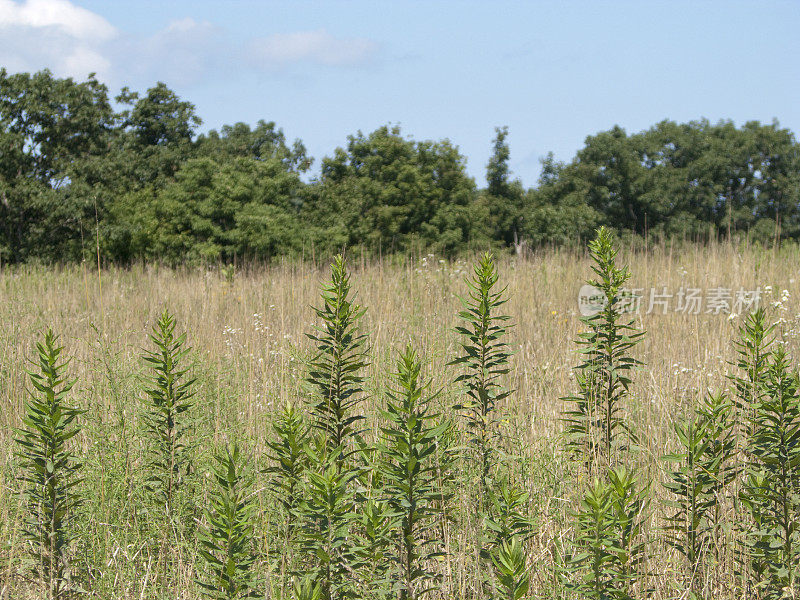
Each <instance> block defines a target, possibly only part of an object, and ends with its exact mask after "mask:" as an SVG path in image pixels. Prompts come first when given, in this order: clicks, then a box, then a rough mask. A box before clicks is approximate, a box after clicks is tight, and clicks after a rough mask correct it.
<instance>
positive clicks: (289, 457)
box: [266, 405, 308, 556]
mask: <svg viewBox="0 0 800 600" xmlns="http://www.w3.org/2000/svg"><path fill="white" fill-rule="evenodd" d="M272 429H273V431H274V436H273V439H272V440H270V441H268V442H267V447H268V448H269V449H270V451H271V452H270V455H269V458H270V459H271V460H272V465H271V466H270V467H268V468H267V469H266V472H267V473H269V474H270V476H271V477H270V484H271V488H272V491H273V492H274V493H275V496H276V499H277V501H278V504H280V505H281V506H282V507H283V510H284V513H285V517H286V528H285V533H284V536H283V543H284V545H283V546H282V547H281V554H282V556H285V555H286V553H287V552H291V547H292V544H293V542H294V539H295V530H296V527H297V520H298V518H299V516H298V511H299V508H300V497H299V495H300V491H301V489H302V484H303V477H304V475H305V472H306V469H307V468H308V453H307V452H306V444H307V443H308V425H307V424H306V420H305V418H304V416H303V413H302V412H300V411H299V410H297V409H296V408H294V406H292V405H287V406H286V407H284V409H283V411H282V412H281V413H280V415H279V416H278V418H277V419H275V421H273V423H272Z"/></svg>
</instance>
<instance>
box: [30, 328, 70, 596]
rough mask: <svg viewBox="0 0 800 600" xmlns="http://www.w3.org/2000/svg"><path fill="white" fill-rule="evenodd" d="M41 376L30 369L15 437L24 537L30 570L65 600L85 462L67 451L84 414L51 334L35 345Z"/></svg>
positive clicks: (53, 336) (59, 347)
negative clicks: (74, 401)
mask: <svg viewBox="0 0 800 600" xmlns="http://www.w3.org/2000/svg"><path fill="white" fill-rule="evenodd" d="M36 350H37V353H38V362H37V363H36V364H37V366H38V372H34V371H29V373H28V374H29V376H30V383H31V386H32V388H33V389H32V390H30V392H29V395H28V398H27V400H26V402H25V417H24V419H23V426H22V428H21V429H19V430H18V431H17V432H16V433H17V437H16V442H17V444H18V447H19V450H18V451H17V453H16V454H17V456H18V458H19V459H20V475H19V479H20V481H21V482H22V483H23V485H24V488H23V492H22V500H23V504H24V507H25V511H26V517H25V521H24V530H23V531H24V535H25V537H26V538H27V540H28V542H29V543H30V546H29V548H30V551H31V554H32V560H31V561H30V566H31V567H32V570H33V572H34V573H35V574H36V576H38V577H40V578H41V580H42V581H43V583H44V585H45V587H46V589H47V592H46V593H47V596H46V597H47V598H48V600H60V599H62V598H66V597H68V596H69V595H70V593H71V592H72V591H74V588H75V586H74V585H73V582H72V575H73V573H72V572H71V570H70V546H71V542H72V540H73V530H72V527H71V524H72V520H73V518H74V515H75V509H76V508H77V507H78V505H79V503H80V499H79V496H78V495H77V493H76V492H75V487H76V486H77V485H78V484H79V483H80V481H81V479H80V471H81V464H80V463H79V462H78V461H77V459H76V457H75V455H74V453H73V452H72V451H71V450H70V449H69V448H68V442H69V440H70V439H72V438H73V437H75V435H77V434H78V432H79V428H78V426H77V424H76V422H75V419H76V418H77V417H78V416H79V415H80V414H81V411H80V410H79V409H77V408H74V407H71V406H69V404H67V395H68V394H69V392H70V390H71V389H72V387H73V385H74V384H75V381H74V380H69V378H68V376H67V374H66V368H67V364H68V361H64V360H62V358H61V352H62V350H63V347H62V346H59V345H58V338H57V336H56V335H55V334H54V333H53V331H52V330H49V329H48V330H47V332H46V333H45V336H44V341H43V342H39V343H37V344H36Z"/></svg>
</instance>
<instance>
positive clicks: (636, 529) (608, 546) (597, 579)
mask: <svg viewBox="0 0 800 600" xmlns="http://www.w3.org/2000/svg"><path fill="white" fill-rule="evenodd" d="M607 478H608V479H607V481H602V480H598V479H595V480H594V483H593V484H592V485H591V486H589V488H588V489H587V490H586V492H585V493H584V495H583V498H582V499H581V506H580V509H579V510H578V511H577V513H576V518H577V532H576V539H575V546H576V548H575V551H574V552H573V554H572V555H570V556H568V557H567V558H566V566H567V571H568V574H567V577H566V578H567V579H568V580H569V579H570V577H571V575H572V573H575V572H577V573H578V574H579V576H580V579H579V581H577V582H575V581H567V588H568V589H571V590H572V591H574V592H575V593H576V594H577V595H578V596H579V597H581V598H596V599H603V600H605V599H609V598H618V599H625V600H628V599H630V598H631V588H632V586H633V584H634V583H635V582H636V581H637V579H638V578H639V566H640V565H641V564H642V562H643V560H644V558H645V553H644V543H643V541H642V532H641V525H642V521H643V516H642V515H643V512H644V510H645V506H646V503H645V500H644V498H645V494H644V490H638V489H637V487H636V479H635V478H634V476H633V474H632V473H630V472H629V471H627V470H626V469H625V468H624V467H618V468H614V469H610V470H609V471H608V473H607Z"/></svg>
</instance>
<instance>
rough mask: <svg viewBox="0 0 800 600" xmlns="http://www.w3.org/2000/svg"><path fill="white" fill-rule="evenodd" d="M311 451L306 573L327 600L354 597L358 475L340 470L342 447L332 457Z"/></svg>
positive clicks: (306, 497) (305, 528)
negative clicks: (355, 486) (354, 485)
mask: <svg viewBox="0 0 800 600" xmlns="http://www.w3.org/2000/svg"><path fill="white" fill-rule="evenodd" d="M307 449H308V452H309V453H310V463H311V465H312V466H315V470H309V471H308V476H307V478H306V481H305V489H304V490H303V502H302V505H301V507H300V511H301V513H302V515H303V528H302V536H301V540H300V542H301V549H302V551H303V553H304V555H305V556H306V558H307V566H306V568H305V572H306V573H311V574H312V576H313V577H312V578H313V580H314V581H315V582H316V583H317V584H319V586H320V590H321V594H322V598H323V599H324V600H340V599H343V598H351V597H353V596H354V581H353V576H352V572H353V568H354V563H355V562H356V557H355V555H354V544H353V542H352V540H351V539H350V537H351V525H352V521H353V520H354V519H355V518H356V514H355V504H354V501H353V491H352V489H351V488H352V486H351V485H350V484H351V482H352V480H353V479H354V478H355V477H356V475H357V472H356V471H353V470H343V469H341V468H340V467H339V463H338V461H337V460H336V458H335V457H338V456H340V455H341V452H342V449H341V448H334V449H333V450H334V452H333V453H331V454H329V453H328V452H327V451H326V450H325V449H324V448H320V449H319V452H316V451H315V450H314V449H313V448H311V447H307Z"/></svg>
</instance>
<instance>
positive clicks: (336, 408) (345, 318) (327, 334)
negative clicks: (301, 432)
mask: <svg viewBox="0 0 800 600" xmlns="http://www.w3.org/2000/svg"><path fill="white" fill-rule="evenodd" d="M365 310H366V309H364V308H361V307H360V306H358V305H357V304H355V303H354V302H353V300H352V298H351V295H350V275H349V274H348V273H347V264H346V262H345V259H344V258H343V257H342V256H341V255H339V256H336V258H335V259H334V261H333V264H332V265H331V281H330V283H328V284H326V285H324V286H323V288H322V308H314V312H316V314H317V316H318V317H319V318H320V319H321V320H322V326H321V327H319V328H318V329H317V333H316V334H309V335H308V337H309V338H310V339H311V340H313V341H314V342H315V343H316V346H317V349H316V353H315V355H314V357H313V358H312V359H311V361H310V363H309V373H308V378H307V382H308V384H309V387H310V388H311V393H312V397H313V401H312V404H311V411H312V415H313V417H314V421H313V426H314V427H315V428H316V429H317V430H319V431H320V432H321V433H322V434H323V435H324V436H325V439H326V449H327V451H328V452H333V451H334V449H339V450H340V452H341V453H340V455H339V456H338V458H337V461H338V463H339V464H340V466H341V462H342V460H343V458H344V456H345V455H346V453H347V451H348V450H349V449H350V444H351V443H352V441H351V438H352V437H353V436H354V435H355V434H356V433H358V432H357V430H356V424H357V423H358V422H359V421H360V420H361V419H363V417H362V416H361V415H357V414H354V409H355V408H356V406H357V404H358V403H359V401H360V400H361V398H360V394H361V393H362V391H363V388H362V384H363V381H364V378H363V376H362V375H361V373H362V372H363V370H364V368H365V367H366V366H367V336H366V335H365V334H361V333H360V332H359V329H358V324H359V320H360V319H361V317H362V316H363V314H364V312H365Z"/></svg>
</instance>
